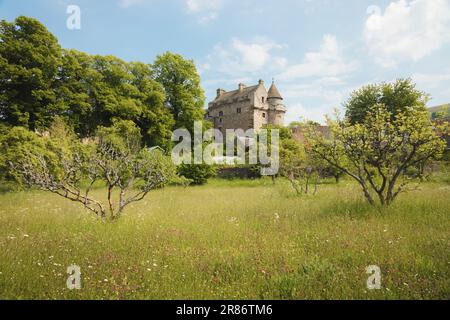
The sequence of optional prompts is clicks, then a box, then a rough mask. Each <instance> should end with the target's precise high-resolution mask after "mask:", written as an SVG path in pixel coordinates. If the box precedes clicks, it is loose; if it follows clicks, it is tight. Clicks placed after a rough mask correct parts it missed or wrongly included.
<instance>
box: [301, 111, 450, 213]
mask: <svg viewBox="0 0 450 320" xmlns="http://www.w3.org/2000/svg"><path fill="white" fill-rule="evenodd" d="M328 124H329V126H330V131H331V137H330V138H329V139H327V138H326V137H324V136H323V135H322V134H321V132H319V131H318V130H316V128H317V127H315V126H310V127H309V129H308V132H307V136H308V140H309V143H310V144H311V146H312V150H313V152H314V153H315V154H316V155H317V156H318V157H320V158H321V159H323V160H325V161H327V162H328V163H329V164H330V165H333V166H335V167H336V168H338V169H340V170H342V171H343V172H344V173H346V174H347V175H348V176H350V177H352V178H353V179H354V180H355V181H357V182H358V184H359V185H360V186H361V188H362V191H363V193H364V196H365V197H366V199H367V201H368V202H369V203H370V204H372V205H375V204H376V198H378V199H379V203H380V204H381V205H385V206H388V205H390V204H392V202H393V201H394V200H395V199H396V198H397V196H398V195H399V194H400V193H401V192H403V191H405V190H406V187H407V185H408V184H409V183H410V182H411V181H410V179H408V178H407V177H406V176H405V173H406V172H407V170H408V169H409V168H411V167H414V166H415V165H417V164H419V163H423V162H425V161H427V160H430V159H432V158H434V157H439V156H440V155H441V153H442V152H443V150H444V147H445V143H444V142H443V140H442V139H441V138H440V137H439V135H438V134H437V132H436V128H435V127H434V126H433V125H432V123H431V121H430V119H429V114H428V112H427V110H424V109H423V108H422V107H421V106H416V107H407V108H405V110H404V111H402V112H398V113H397V114H396V115H395V117H394V116H393V114H392V112H390V111H389V110H388V108H387V107H386V106H385V105H383V104H375V105H374V106H372V107H371V108H369V111H368V113H367V115H366V117H365V120H364V121H363V122H361V123H356V124H352V123H351V121H350V120H349V119H344V120H340V119H336V120H331V119H329V120H328Z"/></svg>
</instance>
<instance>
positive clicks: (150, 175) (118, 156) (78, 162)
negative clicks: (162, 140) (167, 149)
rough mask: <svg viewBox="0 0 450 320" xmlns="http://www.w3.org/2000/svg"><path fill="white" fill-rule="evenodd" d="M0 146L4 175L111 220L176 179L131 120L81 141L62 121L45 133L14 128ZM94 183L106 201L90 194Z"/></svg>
mask: <svg viewBox="0 0 450 320" xmlns="http://www.w3.org/2000/svg"><path fill="white" fill-rule="evenodd" d="M0 149H1V151H2V152H3V157H2V161H1V165H2V167H3V168H2V169H3V170H2V171H5V172H7V176H8V177H9V178H13V179H14V180H16V181H18V182H19V183H20V184H21V185H24V186H27V187H37V188H39V189H41V190H45V191H49V192H52V193H54V194H57V195H59V196H62V197H64V198H66V199H68V200H71V201H74V202H78V203H81V204H83V206H84V207H85V208H86V209H88V210H90V211H92V212H93V213H95V214H96V215H97V216H98V217H101V218H107V219H110V220H115V219H117V218H119V217H120V216H121V214H122V213H123V211H124V209H125V207H126V206H128V205H129V204H131V203H133V202H137V201H140V200H142V199H144V197H145V196H146V195H147V194H148V193H149V192H150V191H151V190H154V189H158V188H161V187H163V186H165V185H166V184H167V183H169V182H170V181H173V180H174V179H175V178H176V174H175V167H174V165H173V164H172V162H171V159H170V157H167V156H165V155H163V154H162V153H161V152H160V151H155V150H153V151H151V150H150V149H147V148H142V147H141V135H140V133H139V129H138V128H137V127H136V126H135V125H134V124H133V123H132V122H131V121H119V122H116V123H115V124H114V125H113V126H112V127H110V128H100V129H99V130H98V134H97V136H96V137H95V138H93V139H91V140H90V141H84V143H82V142H81V141H80V140H78V139H77V137H76V136H75V135H74V134H73V133H72V132H71V131H70V130H68V129H67V128H66V127H65V126H64V125H63V124H62V122H61V121H56V122H55V124H54V125H53V127H52V129H51V130H50V132H49V135H45V136H39V135H37V134H35V133H33V132H30V131H28V130H26V129H24V128H21V127H15V128H13V129H12V130H11V131H10V133H9V134H8V135H7V136H6V137H4V138H3V139H2V141H1V144H0ZM97 182H100V183H103V184H106V188H107V196H106V198H107V203H106V204H104V203H103V202H102V201H100V200H97V199H94V198H93V197H92V196H91V191H92V188H93V187H94V185H95V184H96V183H97Z"/></svg>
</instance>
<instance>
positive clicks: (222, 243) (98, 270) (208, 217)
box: [0, 179, 450, 299]
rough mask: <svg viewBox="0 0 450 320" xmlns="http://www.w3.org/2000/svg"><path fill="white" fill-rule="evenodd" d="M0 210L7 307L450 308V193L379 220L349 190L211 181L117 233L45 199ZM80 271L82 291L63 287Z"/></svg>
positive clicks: (139, 208) (29, 196)
mask: <svg viewBox="0 0 450 320" xmlns="http://www.w3.org/2000/svg"><path fill="white" fill-rule="evenodd" d="M95 192H96V193H98V195H97V196H100V195H103V194H104V191H103V190H96V191H95ZM0 204H1V206H0V298H2V299H450V185H449V184H447V183H426V184H423V185H421V187H420V190H419V191H414V192H410V193H406V194H403V195H401V196H400V197H399V199H398V201H397V202H396V203H394V205H393V206H392V207H390V208H388V209H377V208H371V207H369V206H368V205H366V203H365V202H364V200H363V199H362V196H361V192H360V190H359V189H358V187H357V186H356V185H355V184H353V183H352V182H350V181H342V182H341V183H340V184H339V185H336V184H331V183H330V184H326V185H322V186H320V188H319V193H318V194H317V195H316V196H302V197H297V196H295V195H294V193H293V191H292V190H291V189H290V188H289V186H288V184H287V183H286V182H284V181H281V180H280V181H277V183H276V184H275V185H272V182H271V181H270V180H269V179H267V180H264V179H263V180H256V181H224V180H213V181H211V182H210V183H209V184H208V185H206V186H202V187H189V188H186V189H184V188H182V187H169V188H166V189H164V190H158V191H155V192H153V193H150V195H149V196H148V197H147V198H146V199H145V200H144V201H142V202H139V203H136V204H134V205H133V206H130V207H128V208H127V210H126V212H125V214H124V216H123V217H122V218H121V219H120V220H118V221H116V222H113V223H110V222H102V221H99V220H97V219H96V218H95V217H94V216H92V215H91V214H90V213H88V212H87V211H85V210H84V209H83V208H82V206H80V205H78V204H75V203H71V202H69V201H67V200H65V199H63V198H59V197H58V196H55V195H52V194H49V193H44V192H40V191H30V192H19V193H4V194H0ZM72 264H76V265H79V266H80V267H81V272H82V289H81V290H73V291H71V290H68V289H67V288H66V279H67V276H68V275H67V274H66V269H67V267H68V266H69V265H72ZM369 265H378V266H380V268H381V271H382V289H381V290H373V291H370V290H367V288H366V281H367V278H368V276H369V275H367V274H366V271H365V269H366V267H367V266H369Z"/></svg>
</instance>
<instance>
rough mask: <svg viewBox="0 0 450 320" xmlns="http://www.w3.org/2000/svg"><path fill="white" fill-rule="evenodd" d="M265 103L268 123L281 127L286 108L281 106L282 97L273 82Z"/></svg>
mask: <svg viewBox="0 0 450 320" xmlns="http://www.w3.org/2000/svg"><path fill="white" fill-rule="evenodd" d="M267 102H268V104H269V123H271V124H274V125H278V126H283V125H284V115H285V114H286V107H285V106H284V104H283V97H282V96H281V94H280V91H278V88H277V86H276V85H275V82H274V81H273V82H272V86H271V87H270V89H269V92H268V96H267Z"/></svg>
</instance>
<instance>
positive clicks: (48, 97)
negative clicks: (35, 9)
mask: <svg viewBox="0 0 450 320" xmlns="http://www.w3.org/2000/svg"><path fill="white" fill-rule="evenodd" d="M60 66H61V48H60V46H59V44H58V41H57V39H56V38H55V37H54V36H53V35H52V34H51V33H50V32H49V31H48V30H47V29H46V28H45V27H44V26H43V25H42V24H41V23H40V22H39V21H37V20H35V19H32V18H27V17H18V18H17V19H16V20H15V21H14V22H12V23H9V22H7V21H4V20H2V21H1V22H0V119H2V120H1V121H2V122H5V123H8V124H9V125H11V126H24V127H26V128H29V129H31V130H34V129H36V128H40V127H45V126H48V125H49V124H50V123H51V121H52V117H53V115H54V114H57V113H59V112H62V111H64V109H63V110H62V107H61V106H60V105H58V104H57V103H56V102H57V101H56V100H57V97H56V95H55V92H54V90H53V88H54V83H55V80H56V76H57V73H58V69H59V68H60Z"/></svg>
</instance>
